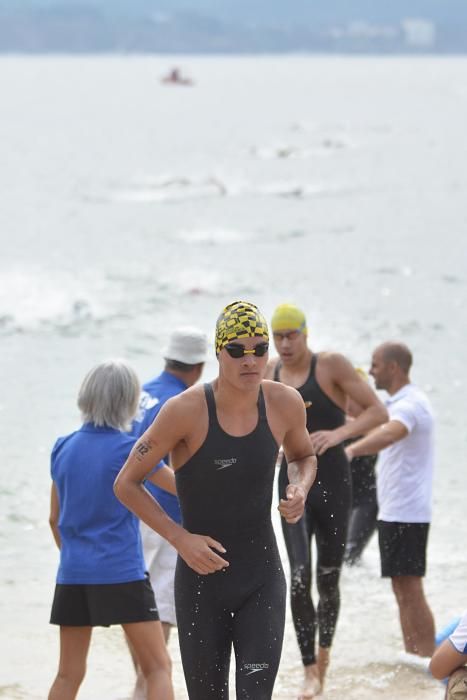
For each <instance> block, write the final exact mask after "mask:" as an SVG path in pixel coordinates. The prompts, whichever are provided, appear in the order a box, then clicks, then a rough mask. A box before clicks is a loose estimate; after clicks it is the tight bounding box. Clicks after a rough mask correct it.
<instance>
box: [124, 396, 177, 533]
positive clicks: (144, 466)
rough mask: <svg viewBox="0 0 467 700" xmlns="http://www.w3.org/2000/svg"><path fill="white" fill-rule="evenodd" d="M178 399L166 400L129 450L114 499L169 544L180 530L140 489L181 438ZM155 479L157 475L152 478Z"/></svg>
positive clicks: (150, 497)
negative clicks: (156, 465) (155, 466)
mask: <svg viewBox="0 0 467 700" xmlns="http://www.w3.org/2000/svg"><path fill="white" fill-rule="evenodd" d="M178 399H179V397H178V396H177V397H174V398H172V399H169V401H167V402H166V403H165V404H164V406H163V407H162V408H161V410H160V411H159V413H158V415H157V417H156V419H155V420H154V422H153V423H151V425H150V426H149V428H148V429H147V430H146V432H145V433H143V435H142V436H141V437H140V438H139V440H138V441H137V442H136V443H135V445H134V446H133V449H132V450H131V452H130V454H129V456H128V459H127V460H126V462H125V464H124V465H123V467H122V469H121V470H120V472H119V474H118V476H117V478H116V480H115V483H114V493H115V495H116V497H117V498H118V499H119V500H120V501H121V502H122V503H123V504H124V505H125V506H126V507H127V508H128V509H129V510H131V511H132V512H133V513H134V514H135V515H137V516H138V518H140V520H142V521H143V522H145V523H146V524H147V525H148V526H149V527H151V528H152V529H153V530H155V531H156V532H158V533H159V534H160V535H162V537H165V539H167V540H168V541H169V542H171V543H172V544H173V543H174V540H175V539H176V538H177V536H179V535H180V530H181V529H182V528H181V527H180V525H177V523H175V522H173V520H171V518H169V516H168V515H167V514H166V513H165V511H164V510H163V509H162V508H161V507H160V506H159V504H158V503H157V502H156V501H155V499H154V498H153V497H152V496H151V495H150V494H149V493H148V491H147V490H146V489H145V488H144V486H143V482H144V480H145V479H148V478H149V477H150V472H152V470H153V468H154V464H158V463H159V462H160V461H161V460H162V459H163V457H164V455H167V454H169V453H170V452H171V450H172V448H174V447H175V446H176V445H177V444H178V443H179V442H180V441H181V440H183V438H184V433H185V430H184V427H183V426H184V420H185V415H184V409H183V404H180V402H179V400H178ZM154 476H156V477H157V472H156V474H155V475H154Z"/></svg>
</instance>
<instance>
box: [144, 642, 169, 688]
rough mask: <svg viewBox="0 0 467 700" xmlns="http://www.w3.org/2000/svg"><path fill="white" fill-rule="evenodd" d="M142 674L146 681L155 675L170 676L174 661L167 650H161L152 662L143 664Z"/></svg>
mask: <svg viewBox="0 0 467 700" xmlns="http://www.w3.org/2000/svg"><path fill="white" fill-rule="evenodd" d="M141 672H142V674H143V676H144V677H145V679H146V680H148V678H149V677H150V676H152V675H153V674H159V673H166V674H168V675H169V676H170V675H171V674H172V660H171V658H170V656H169V653H168V652H167V651H166V650H165V649H161V651H160V653H159V654H158V655H157V656H155V657H153V658H152V659H151V660H150V661H145V662H143V663H141Z"/></svg>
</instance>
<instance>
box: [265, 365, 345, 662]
mask: <svg viewBox="0 0 467 700" xmlns="http://www.w3.org/2000/svg"><path fill="white" fill-rule="evenodd" d="M317 360H318V355H315V354H313V355H312V358H311V366H310V374H309V375H308V379H307V380H306V382H305V384H304V385H303V386H301V387H300V388H299V389H298V391H299V392H300V394H301V395H302V397H303V400H304V401H305V404H307V403H308V402H310V405H309V406H307V429H308V431H309V432H315V431H317V430H333V429H334V428H338V427H339V426H341V425H343V424H344V422H345V414H344V411H342V409H341V408H339V406H337V405H336V404H335V403H334V401H332V399H330V398H329V397H328V396H327V395H326V394H325V393H324V392H323V390H322V389H321V387H320V386H319V384H318V382H317V380H316V376H315V371H316V363H317ZM279 372H280V365H276V369H275V372H274V379H275V380H276V381H280V379H279ZM287 483H288V479H287V463H286V461H285V459H284V460H283V462H282V464H281V469H280V472H279V497H280V498H284V494H285V488H286V486H287ZM350 504H351V483H350V470H349V462H348V460H347V457H346V456H345V453H344V449H343V447H342V445H338V446H336V447H332V448H330V449H329V450H327V451H326V452H325V453H324V454H323V455H320V456H319V457H318V472H317V476H316V480H315V483H314V484H313V487H312V488H311V490H310V492H309V494H308V498H307V502H306V507H305V513H304V515H303V517H302V518H301V520H299V522H298V523H296V524H295V525H289V524H288V523H286V522H285V520H282V521H281V523H282V531H283V533H284V539H285V544H286V547H287V553H288V555H289V561H290V576H291V591H290V595H291V608H292V617H293V621H294V625H295V632H296V634H297V640H298V645H299V647H300V652H301V655H302V661H303V664H304V665H305V666H307V665H309V664H312V663H314V662H315V661H316V658H315V632H316V627H317V626H318V629H319V644H320V646H321V647H325V648H328V647H330V646H331V643H332V639H333V636H334V632H335V629H336V623H337V617H338V614H339V605H340V595H339V576H340V571H341V567H342V561H343V557H344V551H345V542H346V537H347V526H348V520H349V512H350ZM313 535H314V536H315V539H316V548H317V559H318V561H317V579H316V583H317V588H318V593H319V604H318V611H317V613H316V611H315V607H314V605H313V601H312V599H311V583H312V573H311V571H312V562H311V539H312V537H313Z"/></svg>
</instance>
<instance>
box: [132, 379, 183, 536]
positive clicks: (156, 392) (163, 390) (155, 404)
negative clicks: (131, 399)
mask: <svg viewBox="0 0 467 700" xmlns="http://www.w3.org/2000/svg"><path fill="white" fill-rule="evenodd" d="M187 388H188V387H187V385H186V384H185V382H183V381H182V380H181V379H179V378H178V377H175V376H174V375H173V374H171V373H170V372H166V371H164V372H161V374H159V376H158V377H155V378H154V379H151V381H149V382H147V383H146V384H144V385H143V391H142V393H141V399H140V403H139V409H138V414H137V416H136V419H135V420H134V421H133V426H132V429H131V434H132V435H134V436H135V437H137V438H138V437H140V436H141V435H142V434H143V433H144V432H145V431H146V430H147V428H149V426H150V425H151V423H152V422H153V421H154V419H155V417H156V416H157V414H158V413H159V411H160V410H161V408H162V406H163V405H164V404H165V402H166V401H168V400H169V399H171V398H172V396H177V394H181V393H182V391H185V389H187ZM167 460H168V457H166V461H167ZM144 485H145V487H146V488H147V489H148V491H150V493H151V494H152V495H153V496H154V498H155V499H156V501H157V502H158V503H159V505H160V506H161V507H162V508H163V509H164V510H165V512H166V513H167V514H168V515H169V516H170V517H171V518H172V520H174V521H175V522H176V523H180V522H181V521H182V516H181V513H180V505H179V503H178V498H177V497H176V496H174V495H173V494H172V493H169V492H168V491H164V489H161V488H160V487H159V486H156V485H155V484H152V483H151V482H149V481H146V482H145V483H144Z"/></svg>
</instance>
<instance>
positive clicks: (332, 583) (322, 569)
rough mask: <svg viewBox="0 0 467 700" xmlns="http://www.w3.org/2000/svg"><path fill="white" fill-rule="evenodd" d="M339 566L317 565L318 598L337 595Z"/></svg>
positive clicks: (325, 598)
mask: <svg viewBox="0 0 467 700" xmlns="http://www.w3.org/2000/svg"><path fill="white" fill-rule="evenodd" d="M339 577H340V568H339V567H338V566H319V567H318V575H317V581H316V584H317V587H318V593H319V597H320V600H323V601H324V600H330V599H334V598H338V597H339Z"/></svg>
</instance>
